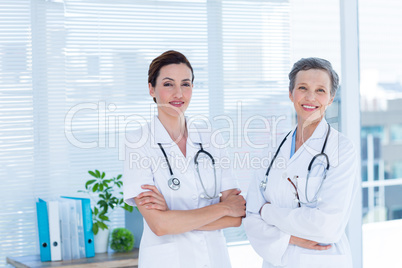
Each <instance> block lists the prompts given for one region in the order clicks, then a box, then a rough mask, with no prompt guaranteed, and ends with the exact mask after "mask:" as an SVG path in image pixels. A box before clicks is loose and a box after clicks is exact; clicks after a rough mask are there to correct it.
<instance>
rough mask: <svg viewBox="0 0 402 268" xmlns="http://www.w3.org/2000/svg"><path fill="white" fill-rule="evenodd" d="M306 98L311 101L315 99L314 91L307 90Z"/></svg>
mask: <svg viewBox="0 0 402 268" xmlns="http://www.w3.org/2000/svg"><path fill="white" fill-rule="evenodd" d="M306 99H307V100H309V101H311V100H314V99H315V93H314V92H313V91H307V93H306Z"/></svg>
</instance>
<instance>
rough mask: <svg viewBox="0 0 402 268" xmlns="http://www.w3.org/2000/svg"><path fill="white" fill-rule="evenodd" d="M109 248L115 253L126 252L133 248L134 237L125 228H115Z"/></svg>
mask: <svg viewBox="0 0 402 268" xmlns="http://www.w3.org/2000/svg"><path fill="white" fill-rule="evenodd" d="M110 247H111V248H112V249H113V250H114V251H117V252H128V251H130V250H132V249H133V247H134V235H133V233H132V232H131V231H130V230H128V229H126V228H115V229H114V230H113V232H112V242H111V243H110Z"/></svg>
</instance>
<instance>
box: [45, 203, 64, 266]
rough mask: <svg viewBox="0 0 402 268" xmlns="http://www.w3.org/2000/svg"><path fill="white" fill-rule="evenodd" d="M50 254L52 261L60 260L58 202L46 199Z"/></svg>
mask: <svg viewBox="0 0 402 268" xmlns="http://www.w3.org/2000/svg"><path fill="white" fill-rule="evenodd" d="M47 210H48V215H49V236H50V255H51V259H52V261H60V260H61V240H60V217H59V202H58V201H48V202H47Z"/></svg>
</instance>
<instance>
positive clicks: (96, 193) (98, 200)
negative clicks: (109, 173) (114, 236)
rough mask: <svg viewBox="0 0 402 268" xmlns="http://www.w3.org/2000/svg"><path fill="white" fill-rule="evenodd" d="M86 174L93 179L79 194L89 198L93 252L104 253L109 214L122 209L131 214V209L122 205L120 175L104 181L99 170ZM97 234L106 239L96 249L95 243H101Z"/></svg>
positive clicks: (103, 173)
mask: <svg viewBox="0 0 402 268" xmlns="http://www.w3.org/2000/svg"><path fill="white" fill-rule="evenodd" d="M88 173H89V175H91V176H92V177H93V178H90V179H89V180H87V182H86V183H85V190H80V191H79V192H84V193H87V194H88V195H89V197H90V198H91V205H92V208H91V209H92V219H93V227H92V228H93V232H94V234H95V252H96V253H100V252H106V251H107V246H108V238H109V227H108V225H107V222H109V221H110V220H109V216H110V213H111V212H113V211H114V210H115V209H116V208H123V209H125V210H127V211H130V212H132V211H133V207H132V206H130V205H127V204H126V203H124V200H123V192H121V191H120V189H121V187H122V186H123V181H122V180H121V178H122V175H121V174H119V175H117V176H116V177H112V178H110V179H106V178H105V177H106V174H105V172H100V171H99V170H95V171H91V170H89V171H88ZM104 231H105V232H104ZM99 232H102V234H103V236H104V237H106V238H103V239H106V242H105V241H102V242H101V245H99V243H98V245H99V246H98V248H97V241H101V239H100V238H99V236H100V234H99ZM97 238H98V239H97ZM104 244H106V245H104ZM105 247H106V249H105Z"/></svg>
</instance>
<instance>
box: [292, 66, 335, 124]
mask: <svg viewBox="0 0 402 268" xmlns="http://www.w3.org/2000/svg"><path fill="white" fill-rule="evenodd" d="M330 92H331V79H330V76H329V75H328V73H327V72H326V71H324V70H321V69H310V70H303V71H299V72H298V73H297V75H296V79H295V86H294V88H293V92H290V91H289V98H290V100H291V101H292V102H293V105H294V107H295V110H296V113H297V120H298V124H299V125H300V126H302V125H304V124H305V123H307V124H311V123H319V122H320V121H321V119H322V118H323V117H324V115H325V110H326V109H327V107H328V106H329V105H330V104H331V103H332V101H333V100H334V98H333V97H332V96H331V94H330Z"/></svg>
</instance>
